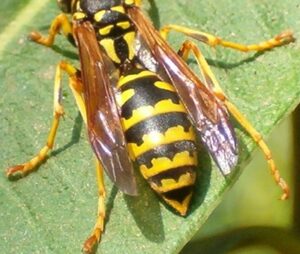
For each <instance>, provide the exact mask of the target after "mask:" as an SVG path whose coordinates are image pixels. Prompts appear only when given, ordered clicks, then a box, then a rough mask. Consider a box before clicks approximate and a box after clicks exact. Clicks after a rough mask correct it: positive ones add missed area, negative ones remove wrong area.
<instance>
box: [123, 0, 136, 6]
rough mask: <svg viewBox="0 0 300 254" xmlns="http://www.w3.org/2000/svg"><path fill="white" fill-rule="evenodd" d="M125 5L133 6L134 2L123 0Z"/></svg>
mask: <svg viewBox="0 0 300 254" xmlns="http://www.w3.org/2000/svg"><path fill="white" fill-rule="evenodd" d="M125 4H127V5H132V4H134V0H125Z"/></svg>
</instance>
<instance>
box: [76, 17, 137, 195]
mask: <svg viewBox="0 0 300 254" xmlns="http://www.w3.org/2000/svg"><path fill="white" fill-rule="evenodd" d="M74 35H75V39H76V42H77V46H78V49H79V55H80V62H81V72H82V73H81V77H82V81H83V93H84V100H85V106H86V112H87V127H88V135H89V140H90V143H91V145H92V148H93V150H94V152H95V154H96V156H97V158H98V159H99V160H100V161H101V163H102V165H103V167H104V169H105V171H106V173H107V174H108V175H109V177H110V178H111V179H112V181H113V182H114V183H115V184H116V185H117V186H118V188H119V189H120V190H121V191H123V192H125V193H126V194H129V195H136V194H137V188H136V182H135V177H134V173H133V167H132V163H131V161H130V159H129V155H128V151H127V148H126V141H125V137H124V133H123V130H122V127H121V123H120V119H119V113H118V107H117V105H116V101H115V97H114V91H113V84H112V82H111V77H110V75H109V73H110V65H109V63H108V62H107V59H106V58H105V56H104V55H103V54H101V52H100V48H99V44H98V41H97V39H96V35H95V32H94V29H93V27H92V25H91V24H90V23H89V22H82V23H79V22H75V24H74Z"/></svg>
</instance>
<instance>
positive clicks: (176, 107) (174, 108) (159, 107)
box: [119, 90, 186, 130]
mask: <svg viewBox="0 0 300 254" xmlns="http://www.w3.org/2000/svg"><path fill="white" fill-rule="evenodd" d="M126 91H127V90H126ZM125 102H126V101H122V102H121V103H119V106H120V107H121V106H123V105H124V103H125ZM169 112H186V110H185V108H184V106H183V105H182V104H181V103H180V104H175V103H173V102H172V100H171V99H167V100H162V101H159V102H158V103H156V104H155V105H154V107H153V106H142V107H140V108H137V109H135V110H133V111H132V116H131V117H130V118H129V119H125V118H122V119H121V122H122V125H123V128H124V130H128V129H129V128H130V127H132V126H133V125H135V124H137V123H139V122H141V121H143V120H145V119H146V118H149V117H152V116H155V115H159V114H163V113H169Z"/></svg>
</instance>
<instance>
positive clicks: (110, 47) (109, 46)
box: [100, 39, 121, 63]
mask: <svg viewBox="0 0 300 254" xmlns="http://www.w3.org/2000/svg"><path fill="white" fill-rule="evenodd" d="M100 44H101V45H102V46H103V47H104V48H105V51H106V53H107V55H108V56H109V58H110V59H111V60H112V61H114V62H115V63H121V60H120V58H119V57H118V56H117V53H116V51H115V47H114V41H113V40H112V39H103V40H101V41H100Z"/></svg>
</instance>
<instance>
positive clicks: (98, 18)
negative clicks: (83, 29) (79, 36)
mask: <svg viewBox="0 0 300 254" xmlns="http://www.w3.org/2000/svg"><path fill="white" fill-rule="evenodd" d="M105 13H106V10H102V11H98V12H97V13H95V15H94V20H95V21H97V22H99V21H101V19H102V18H103V16H104V14H105Z"/></svg>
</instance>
